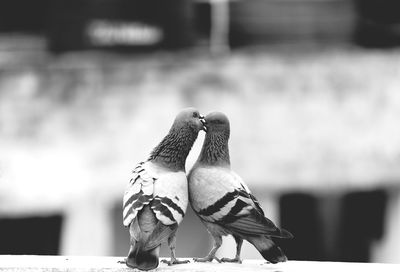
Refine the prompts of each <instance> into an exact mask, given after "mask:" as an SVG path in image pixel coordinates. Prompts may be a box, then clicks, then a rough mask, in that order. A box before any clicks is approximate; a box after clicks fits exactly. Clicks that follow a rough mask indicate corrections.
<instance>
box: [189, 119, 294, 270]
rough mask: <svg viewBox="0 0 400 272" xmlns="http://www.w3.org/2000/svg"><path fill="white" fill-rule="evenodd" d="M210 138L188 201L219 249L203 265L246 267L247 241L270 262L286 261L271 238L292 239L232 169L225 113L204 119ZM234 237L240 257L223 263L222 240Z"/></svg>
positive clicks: (191, 179) (191, 181) (193, 172)
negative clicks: (243, 255) (243, 252)
mask: <svg viewBox="0 0 400 272" xmlns="http://www.w3.org/2000/svg"><path fill="white" fill-rule="evenodd" d="M205 128H206V131H207V132H206V136H205V139H204V143H203V147H202V150H201V153H200V155H199V158H198V160H197V162H196V163H195V164H194V166H193V168H192V169H191V171H190V173H189V175H188V180H189V200H190V204H191V206H192V208H193V210H194V212H195V213H196V214H197V215H198V216H199V218H200V219H201V221H202V222H203V223H204V224H205V226H206V228H207V230H208V232H209V233H210V234H211V236H212V238H213V240H214V244H213V248H212V249H211V251H210V252H209V253H208V255H207V256H206V257H204V258H195V259H194V260H195V261H198V262H210V261H212V260H214V259H215V260H217V261H218V262H237V263H241V262H242V260H241V257H240V253H241V248H242V244H243V240H247V241H248V242H250V243H251V244H253V245H254V247H255V248H256V249H257V250H258V251H259V252H260V254H261V255H262V256H263V258H264V259H266V260H267V261H269V262H271V263H278V262H284V261H286V260H287V258H286V256H285V254H284V253H283V252H282V250H281V249H280V248H279V247H278V246H277V245H276V244H275V243H274V241H273V240H272V237H278V238H292V237H293V236H292V234H291V233H289V232H288V231H286V230H284V229H281V228H278V227H277V226H276V225H275V224H274V223H273V222H272V221H271V220H270V219H268V218H267V217H265V214H264V211H263V210H262V208H261V206H260V204H259V202H258V201H257V199H256V198H255V197H254V196H253V194H252V193H251V192H250V190H249V188H248V187H247V186H246V184H245V183H244V181H243V180H242V179H241V178H240V176H239V175H237V174H236V173H235V172H234V171H232V170H231V165H230V156H229V148H228V141H229V136H230V124H229V120H228V118H227V117H226V115H225V114H223V113H221V112H213V113H210V114H208V115H207V116H206V117H205ZM225 235H232V236H233V238H234V239H235V242H236V256H235V258H222V259H218V258H217V257H216V256H215V254H216V252H217V250H218V248H220V246H221V245H222V236H225Z"/></svg>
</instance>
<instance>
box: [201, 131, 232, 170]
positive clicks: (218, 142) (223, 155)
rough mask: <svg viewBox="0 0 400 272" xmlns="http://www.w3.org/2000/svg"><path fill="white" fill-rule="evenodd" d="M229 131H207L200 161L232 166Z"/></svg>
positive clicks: (214, 164)
mask: <svg viewBox="0 0 400 272" xmlns="http://www.w3.org/2000/svg"><path fill="white" fill-rule="evenodd" d="M228 140H229V133H225V134H224V133H207V134H206V138H205V139H204V144H203V148H202V150H201V153H200V159H199V161H200V162H201V163H203V164H208V165H213V166H222V167H228V168H229V167H230V164H231V163H230V158H229V147H228Z"/></svg>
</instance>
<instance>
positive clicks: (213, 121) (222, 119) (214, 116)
mask: <svg viewBox="0 0 400 272" xmlns="http://www.w3.org/2000/svg"><path fill="white" fill-rule="evenodd" d="M204 121H205V123H204V126H205V128H206V131H207V133H223V134H226V135H227V137H228V138H229V132H230V125H229V119H228V117H227V116H226V115H225V114H224V113H222V112H218V111H215V112H211V113H209V114H207V116H206V117H205V118H204Z"/></svg>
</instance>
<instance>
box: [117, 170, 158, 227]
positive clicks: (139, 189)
mask: <svg viewBox="0 0 400 272" xmlns="http://www.w3.org/2000/svg"><path fill="white" fill-rule="evenodd" d="M156 180H157V177H155V175H151V174H150V173H149V172H148V170H147V169H146V168H145V164H144V162H141V163H139V164H138V165H137V166H136V167H135V168H134V169H133V171H132V178H131V179H130V181H129V184H128V187H127V189H126V191H125V194H124V198H123V224H124V226H125V227H128V226H129V225H130V224H131V222H132V220H133V219H134V218H135V217H136V215H137V213H138V211H140V210H141V209H142V208H143V206H144V205H147V204H149V203H150V202H151V201H152V200H153V192H154V182H155V181H156Z"/></svg>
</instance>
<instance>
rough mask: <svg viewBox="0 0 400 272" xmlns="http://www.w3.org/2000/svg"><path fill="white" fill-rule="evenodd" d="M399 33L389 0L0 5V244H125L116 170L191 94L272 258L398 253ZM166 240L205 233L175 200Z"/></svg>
mask: <svg viewBox="0 0 400 272" xmlns="http://www.w3.org/2000/svg"><path fill="white" fill-rule="evenodd" d="M399 45H400V3H399V1H396V0H385V1H384V0H246V1H245V0H233V1H228V0H36V1H28V0H3V1H1V3H0V254H63V255H113V256H125V255H126V254H127V252H128V247H129V245H128V231H127V230H126V229H124V228H123V227H122V208H121V206H122V196H123V192H124V189H125V186H126V184H127V183H128V181H129V176H130V171H131V170H132V168H133V166H134V165H135V164H136V163H137V162H138V161H141V160H143V159H145V158H146V157H147V155H148V154H149V152H150V150H151V149H152V148H153V147H154V146H155V145H156V144H157V143H158V142H159V140H161V138H162V137H163V136H164V135H165V134H166V133H167V131H168V129H169V127H170V125H171V124H172V121H173V119H174V117H175V115H176V113H177V112H179V111H180V109H182V108H184V107H188V106H194V107H197V108H198V109H199V110H200V112H202V113H203V114H206V113H208V112H210V111H213V110H219V111H223V112H225V113H226V114H227V115H228V116H229V117H230V120H231V129H232V134H231V141H230V144H231V147H230V151H231V160H232V165H233V168H234V169H235V170H236V171H237V172H238V173H239V174H240V175H241V176H242V177H243V179H244V180H245V181H246V182H247V184H248V185H249V187H250V189H251V190H252V191H253V193H254V195H255V196H256V197H257V198H258V199H259V200H260V202H261V204H262V206H263V207H264V210H265V212H266V214H267V216H268V217H269V218H271V219H273V220H274V222H276V223H277V224H278V225H280V226H283V227H285V228H287V229H288V230H290V231H291V232H292V233H293V234H294V235H295V238H294V239H293V240H289V241H278V243H279V244H280V245H281V246H282V247H283V249H284V250H285V252H286V253H287V255H288V257H289V259H294V260H332V261H359V262H388V263H399V262H400V234H399V229H400V128H399V125H398V124H399V118H400V117H399V116H400V91H399V88H400V48H399ZM203 138H204V134H203V132H201V133H200V135H199V138H198V141H197V142H196V143H195V146H194V147H193V150H192V152H191V154H190V155H189V158H188V160H187V169H190V167H191V166H192V165H193V163H194V161H195V160H196V158H197V155H198V153H199V151H200V147H201V144H202V140H203ZM224 241H225V243H224V245H223V247H222V248H221V250H220V251H219V256H225V257H227V256H233V255H234V252H235V249H234V248H235V247H234V242H233V239H230V238H227V239H225V240H224ZM177 243H178V247H177V254H178V256H180V257H192V256H205V255H206V254H207V253H208V251H209V249H210V247H211V241H210V239H209V237H208V234H207V232H206V231H205V228H204V227H203V225H202V224H201V223H200V221H199V220H198V219H197V218H196V217H195V216H194V215H193V213H192V212H191V210H190V208H189V209H188V213H187V216H186V219H185V220H184V222H183V224H182V226H181V228H180V229H179V231H178V241H177ZM162 255H163V256H169V251H168V249H167V247H166V246H165V247H163V249H162ZM242 256H243V257H244V258H261V256H260V255H259V254H258V252H257V251H256V250H255V249H254V248H252V247H251V246H250V245H249V244H247V243H246V244H245V245H244V248H243V253H242Z"/></svg>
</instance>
